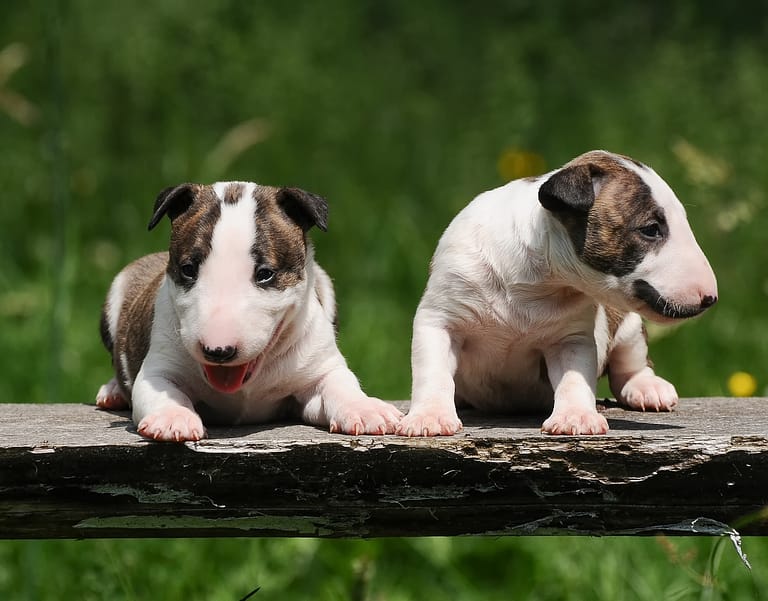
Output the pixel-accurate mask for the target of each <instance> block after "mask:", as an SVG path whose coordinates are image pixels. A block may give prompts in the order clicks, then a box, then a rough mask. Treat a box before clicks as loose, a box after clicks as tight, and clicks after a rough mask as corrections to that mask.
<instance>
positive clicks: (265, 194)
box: [251, 186, 307, 290]
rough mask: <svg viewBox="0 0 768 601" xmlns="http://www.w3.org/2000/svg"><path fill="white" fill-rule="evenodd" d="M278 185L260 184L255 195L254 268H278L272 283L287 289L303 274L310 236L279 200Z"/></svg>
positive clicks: (278, 287) (256, 269) (274, 269)
mask: <svg viewBox="0 0 768 601" xmlns="http://www.w3.org/2000/svg"><path fill="white" fill-rule="evenodd" d="M277 193H278V189H277V188H273V187H268V186H259V187H258V188H256V190H255V191H254V195H255V197H256V215H255V219H256V240H255V241H254V244H253V248H252V249H251V254H252V255H253V259H254V262H255V268H254V271H258V269H260V268H268V269H271V270H273V271H275V279H274V280H273V283H271V284H270V287H272V288H277V289H278V290H284V289H286V288H289V287H291V286H295V285H296V284H298V283H299V282H300V281H301V280H302V279H303V278H304V267H305V265H306V259H307V240H306V234H305V233H304V230H303V229H302V228H301V226H300V225H299V224H297V223H296V222H295V221H293V220H292V219H290V218H289V217H288V216H287V215H286V214H285V212H284V211H283V210H282V209H281V208H280V206H279V205H278V203H277Z"/></svg>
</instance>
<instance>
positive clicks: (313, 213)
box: [277, 188, 328, 232]
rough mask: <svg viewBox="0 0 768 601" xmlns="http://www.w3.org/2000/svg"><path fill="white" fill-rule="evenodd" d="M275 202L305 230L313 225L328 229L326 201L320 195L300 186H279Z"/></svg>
mask: <svg viewBox="0 0 768 601" xmlns="http://www.w3.org/2000/svg"><path fill="white" fill-rule="evenodd" d="M277 204H278V206H279V207H280V208H281V209H282V210H283V212H284V213H285V214H286V215H287V216H288V217H289V218H290V219H291V220H292V221H294V222H295V223H296V224H297V225H298V226H299V227H301V229H303V230H304V231H305V232H306V231H307V230H309V229H310V228H311V227H312V226H313V225H316V226H317V227H318V228H320V229H321V230H323V231H324V232H325V231H328V203H327V201H326V200H325V199H324V198H323V197H322V196H318V195H317V194H313V193H312V192H307V191H306V190H302V189H301V188H280V189H279V190H278V191H277Z"/></svg>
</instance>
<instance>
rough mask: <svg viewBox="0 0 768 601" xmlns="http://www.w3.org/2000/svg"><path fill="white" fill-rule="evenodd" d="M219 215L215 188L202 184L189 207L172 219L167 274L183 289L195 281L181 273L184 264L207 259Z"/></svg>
mask: <svg viewBox="0 0 768 601" xmlns="http://www.w3.org/2000/svg"><path fill="white" fill-rule="evenodd" d="M220 216H221V204H220V201H219V198H218V197H217V196H216V193H215V192H214V191H213V188H211V187H210V186H200V187H199V189H198V191H197V193H196V194H195V198H194V200H193V202H192V205H191V206H190V207H189V209H187V210H186V211H185V212H184V213H182V214H181V215H179V216H178V217H177V218H176V219H174V221H173V226H172V228H171V242H170V246H169V253H170V260H169V261H168V275H169V276H170V278H171V279H172V280H173V281H174V282H175V283H176V285H177V286H179V287H181V288H183V289H184V290H189V289H190V288H192V286H193V285H194V282H190V281H188V280H185V279H184V278H183V277H182V275H181V265H182V264H184V263H185V262H187V261H192V262H194V263H197V264H198V265H200V264H201V263H202V262H203V261H205V259H206V257H207V256H208V255H209V254H210V252H211V239H212V238H213V229H214V228H215V227H216V223H217V222H218V221H219V217H220Z"/></svg>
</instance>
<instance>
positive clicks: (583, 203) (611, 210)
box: [539, 151, 717, 322]
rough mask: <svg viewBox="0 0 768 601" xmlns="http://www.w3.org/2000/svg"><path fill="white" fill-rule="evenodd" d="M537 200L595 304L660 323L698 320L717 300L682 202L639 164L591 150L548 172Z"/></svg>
mask: <svg viewBox="0 0 768 601" xmlns="http://www.w3.org/2000/svg"><path fill="white" fill-rule="evenodd" d="M539 201H540V202H541V204H542V206H543V207H544V208H545V209H547V211H549V212H550V213H551V214H552V215H553V216H554V217H555V219H557V220H558V221H559V222H560V223H561V224H562V225H563V226H564V228H565V231H566V233H567V237H568V239H569V240H570V243H571V245H572V248H573V250H574V251H575V254H576V256H577V259H578V261H579V262H580V263H581V264H582V265H584V266H586V267H587V269H586V270H580V274H579V275H580V276H581V277H583V278H584V279H585V280H588V281H587V282H585V283H586V284H587V287H588V288H589V289H590V290H589V292H590V293H591V294H593V295H594V296H595V298H596V299H597V300H598V301H600V302H604V303H606V304H611V305H614V306H616V307H618V308H622V309H626V310H631V311H636V312H638V313H640V314H641V315H643V316H644V317H647V318H648V319H651V320H653V321H657V322H667V321H674V320H678V319H685V318H688V317H693V316H695V315H698V314H699V313H701V312H702V311H704V310H705V309H707V308H708V307H710V306H712V305H713V304H714V303H715V302H716V301H717V282H716V280H715V275H714V273H713V272H712V268H711V267H710V265H709V262H708V261H707V259H706V257H705V256H704V253H703V252H702V251H701V249H700V248H699V245H698V244H697V243H696V239H695V238H694V235H693V232H692V231H691V228H690V226H689V225H688V220H687V218H686V214H685V209H684V208H683V205H682V204H681V203H680V201H679V200H678V199H677V197H676V196H675V194H674V192H672V190H671V189H670V187H669V186H668V185H667V184H666V182H664V180H662V179H661V178H660V177H659V176H658V175H657V174H656V172H654V171H653V170H652V169H650V168H649V167H647V166H645V165H643V164H642V163H638V162H637V161H634V160H633V159H630V158H628V157H624V156H621V155H616V154H611V153H608V152H603V151H593V152H588V153H586V154H584V155H582V156H580V157H577V158H576V159H574V160H573V161H571V162H570V163H568V164H567V165H565V166H564V167H563V168H562V169H559V170H558V171H555V172H554V173H553V174H551V175H550V176H549V177H548V179H546V181H544V183H543V184H542V185H541V187H540V188H539Z"/></svg>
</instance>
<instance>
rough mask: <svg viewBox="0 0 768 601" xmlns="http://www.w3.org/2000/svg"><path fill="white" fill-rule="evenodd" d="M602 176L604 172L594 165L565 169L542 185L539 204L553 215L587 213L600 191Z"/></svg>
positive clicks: (574, 166)
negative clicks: (567, 212) (564, 212)
mask: <svg viewBox="0 0 768 601" xmlns="http://www.w3.org/2000/svg"><path fill="white" fill-rule="evenodd" d="M602 175H603V171H602V170H601V169H599V168H598V167H597V166H595V165H592V164H586V165H572V166H571V167H564V168H562V169H560V170H559V171H557V172H555V173H554V174H552V175H551V176H550V178H549V179H548V180H547V181H545V182H544V183H543V184H542V185H541V188H539V202H540V203H541V206H543V207H544V208H545V209H547V210H548V211H552V212H553V213H560V212H563V211H569V212H574V211H575V212H578V213H587V212H588V211H589V209H590V208H591V207H592V205H593V204H594V202H595V195H596V194H598V193H599V191H600V186H601V181H600V180H601V176H602Z"/></svg>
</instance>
